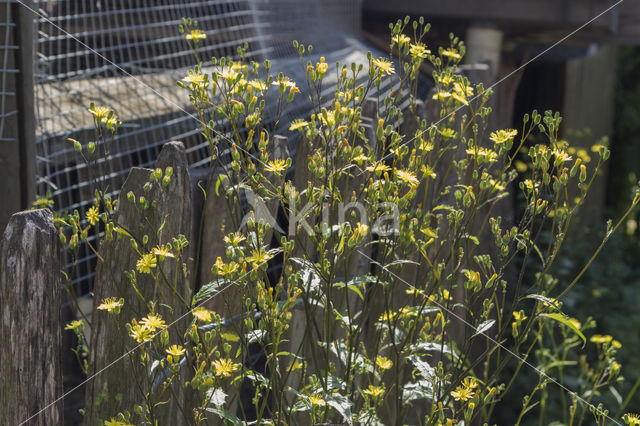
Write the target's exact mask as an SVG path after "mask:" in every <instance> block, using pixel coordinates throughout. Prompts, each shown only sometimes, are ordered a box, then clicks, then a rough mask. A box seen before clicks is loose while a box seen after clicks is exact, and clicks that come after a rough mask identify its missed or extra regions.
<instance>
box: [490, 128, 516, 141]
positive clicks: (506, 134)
mask: <svg viewBox="0 0 640 426" xmlns="http://www.w3.org/2000/svg"><path fill="white" fill-rule="evenodd" d="M517 135H518V131H517V130H516V129H503V130H498V131H497V132H493V133H491V136H489V139H491V140H492V141H493V143H495V144H496V145H502V144H505V143H507V142H513V139H514V138H515V137H516V136H517Z"/></svg>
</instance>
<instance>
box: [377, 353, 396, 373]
mask: <svg viewBox="0 0 640 426" xmlns="http://www.w3.org/2000/svg"><path fill="white" fill-rule="evenodd" d="M376 365H377V366H378V367H380V369H382V370H388V369H390V368H391V367H393V361H391V360H390V359H389V358H385V357H383V356H378V357H376Z"/></svg>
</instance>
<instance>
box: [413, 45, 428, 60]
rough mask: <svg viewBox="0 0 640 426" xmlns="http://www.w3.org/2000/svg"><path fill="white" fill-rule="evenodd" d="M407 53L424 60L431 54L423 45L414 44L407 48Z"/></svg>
mask: <svg viewBox="0 0 640 426" xmlns="http://www.w3.org/2000/svg"><path fill="white" fill-rule="evenodd" d="M409 53H410V54H411V56H414V57H416V58H423V59H424V58H426V57H427V55H428V54H430V53H431V51H430V50H429V49H427V46H425V45H424V43H416V44H412V45H411V47H410V48H409Z"/></svg>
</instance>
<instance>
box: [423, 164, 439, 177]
mask: <svg viewBox="0 0 640 426" xmlns="http://www.w3.org/2000/svg"><path fill="white" fill-rule="evenodd" d="M422 174H423V175H424V176H425V177H430V178H431V179H435V178H436V172H434V171H433V169H432V168H431V166H427V165H423V166H422Z"/></svg>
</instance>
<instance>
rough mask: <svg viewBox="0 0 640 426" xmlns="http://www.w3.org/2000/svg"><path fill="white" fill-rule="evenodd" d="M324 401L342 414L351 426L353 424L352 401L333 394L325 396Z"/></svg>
mask: <svg viewBox="0 0 640 426" xmlns="http://www.w3.org/2000/svg"><path fill="white" fill-rule="evenodd" d="M324 400H325V401H326V402H327V404H328V405H329V406H331V407H333V408H334V409H335V410H336V411H337V412H338V413H340V415H341V416H342V418H343V419H344V421H345V422H347V423H348V424H350V425H351V424H353V419H352V418H351V401H349V398H347V397H346V396H344V395H340V394H339V393H331V394H329V395H325V396H324Z"/></svg>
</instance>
